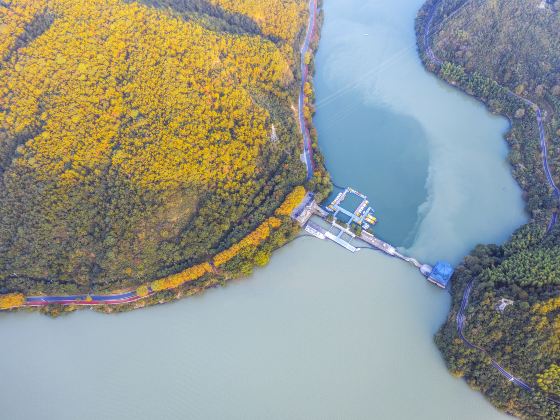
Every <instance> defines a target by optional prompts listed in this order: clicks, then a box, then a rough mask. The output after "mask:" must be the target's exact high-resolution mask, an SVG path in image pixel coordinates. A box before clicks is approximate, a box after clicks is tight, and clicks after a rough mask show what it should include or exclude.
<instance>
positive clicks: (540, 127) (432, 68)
mask: <svg viewBox="0 0 560 420" xmlns="http://www.w3.org/2000/svg"><path fill="white" fill-rule="evenodd" d="M470 3H471V0H466V1H465V2H463V3H462V4H460V5H459V6H457V7H456V8H455V9H454V10H452V11H451V12H450V13H449V14H447V15H445V17H444V18H443V19H444V21H445V20H447V19H449V18H451V17H452V16H454V15H455V14H456V13H458V12H459V11H460V10H461V9H462V8H463V7H464V6H467V5H469V4H470ZM439 4H440V0H427V1H426V2H425V3H424V4H423V5H422V7H421V8H420V10H419V11H418V13H417V17H416V21H415V32H416V44H417V48H418V54H419V56H420V59H421V61H422V64H423V66H424V68H425V69H426V71H428V72H429V73H431V74H432V75H434V76H435V77H437V78H438V79H439V80H441V81H444V82H446V83H447V84H449V85H451V86H452V87H453V88H455V89H458V90H459V91H461V92H462V93H464V94H466V95H468V96H470V97H472V98H474V99H475V100H477V101H478V102H481V103H482V104H483V105H484V107H485V108H486V109H487V111H488V112H490V113H491V114H494V115H500V116H503V117H505V118H507V120H508V122H509V127H508V130H507V132H506V133H505V134H504V140H505V142H506V144H507V145H508V166H509V168H510V169H511V176H512V177H513V179H514V180H515V182H516V183H517V184H518V185H519V187H520V188H521V190H522V191H523V202H524V204H525V211H526V213H527V215H528V220H527V222H526V223H524V224H523V225H521V226H519V227H518V228H517V229H515V230H514V231H513V232H512V233H511V235H510V238H509V239H508V240H507V241H506V242H505V244H507V243H509V241H510V240H512V238H513V237H514V235H515V234H516V233H517V232H519V231H522V230H523V229H526V228H528V227H531V226H533V227H534V226H536V228H535V229H537V230H545V229H546V231H545V233H544V235H546V234H548V233H550V231H551V230H552V228H553V227H554V226H555V224H556V222H557V218H558V211H557V210H556V209H554V208H553V209H552V210H550V209H546V208H545V209H544V210H545V211H543V212H542V213H544V214H539V213H537V214H535V209H534V208H531V206H530V203H529V201H530V200H531V198H532V197H534V196H535V194H536V193H535V191H534V190H535V187H534V185H533V184H534V182H533V183H531V181H535V179H531V178H527V177H528V176H533V177H536V180H538V181H543V182H545V183H546V184H547V186H548V188H549V189H550V190H551V193H552V195H553V196H554V198H555V199H556V201H558V199H559V197H560V194H559V191H558V188H557V186H556V184H555V182H554V179H553V177H552V174H551V171H550V168H549V164H548V159H547V156H548V151H547V150H548V149H547V140H546V130H545V126H544V124H546V118H545V117H544V116H543V113H542V110H541V106H539V105H538V104H536V103H535V102H533V101H532V100H530V99H528V98H525V97H523V96H520V95H518V94H516V93H515V92H513V91H512V90H511V89H510V88H508V87H507V86H504V85H502V84H500V83H499V82H497V81H496V80H494V79H492V78H490V77H485V76H482V75H481V74H479V73H477V72H476V71H474V72H473V71H469V70H466V69H465V68H463V67H462V66H461V64H455V63H453V62H450V61H447V60H445V59H442V58H441V57H438V55H437V53H435V52H434V51H433V49H432V44H433V36H434V35H435V33H437V31H435V30H433V28H432V23H433V21H434V18H435V17H436V15H437V14H438V10H437V8H438V5H439ZM436 21H437V19H436ZM438 24H441V22H438ZM453 71H455V72H456V73H459V74H461V76H462V77H461V79H458V80H454V79H453V78H452V77H449V76H448V74H449V73H451V74H453ZM475 78H478V81H480V80H483V82H484V83H486V84H487V86H491V88H492V89H490V90H491V92H490V93H485V94H483V93H479V92H477V91H476V89H475V88H472V86H473V85H475V83H474V80H475ZM514 106H515V107H516V108H517V109H520V108H521V109H524V110H526V111H527V110H528V111H529V112H525V115H524V118H523V117H522V118H517V116H516V115H515V113H514V108H513V107H514ZM514 115H515V117H514ZM535 121H536V127H537V130H535V128H534V127H533V128H532V129H531V131H529V134H528V132H527V128H526V127H527V126H526V125H524V124H532V125H533V126H534V125H535ZM528 126H529V127H531V125H528ZM533 131H534V132H533ZM519 132H521V137H522V140H523V141H527V139H529V138H531V136H532V135H535V137H536V138H538V139H539V147H540V155H541V161H542V162H541V168H540V171H542V173H541V172H540V171H539V172H537V173H535V174H525V173H523V172H522V171H521V170H520V166H523V163H519V164H516V163H515V162H514V161H513V160H512V154H513V153H514V151H516V149H515V146H516V143H515V141H516V140H517V139H516V138H515V137H516V136H518V135H519ZM517 141H518V140H517ZM525 153H528V152H525ZM523 158H526V156H523ZM522 162H523V161H522ZM537 185H539V184H538V183H537ZM547 210H549V211H547ZM477 249H478V248H477ZM474 252H476V250H472V251H471V252H470V253H469V254H468V255H466V256H465V257H464V259H463V261H462V262H461V264H460V266H459V267H458V268H460V271H461V274H460V275H457V276H454V277H455V278H454V281H453V283H452V289H451V296H452V303H451V307H450V309H449V313H448V317H447V319H446V320H445V322H444V323H443V324H442V325H441V327H440V328H439V330H438V331H437V333H436V335H435V337H434V339H435V343H436V346H437V347H438V350H439V351H440V354H441V355H442V357H443V358H444V360H445V362H446V365H447V369H448V371H449V373H450V374H451V375H453V376H458V377H462V378H463V379H464V380H465V382H466V383H467V384H468V385H469V386H470V387H471V389H473V390H475V391H477V392H480V393H481V394H482V395H483V396H484V397H485V398H486V399H487V400H488V401H489V402H490V403H491V404H492V405H493V406H495V407H496V408H497V409H499V410H501V411H502V412H504V413H507V414H510V415H515V416H523V410H524V409H525V408H526V407H528V406H530V405H531V403H530V402H529V401H530V399H531V398H535V395H539V396H540V397H541V398H544V399H545V400H548V403H553V404H557V405H558V404H560V401H557V400H556V399H554V398H552V397H550V396H549V395H546V393H542V392H541V391H540V389H539V387H538V386H537V385H533V384H531V382H530V381H526V379H527V378H523V377H519V376H515V372H514V371H513V370H512V369H514V367H512V366H509V367H507V368H506V367H505V366H503V363H501V362H500V361H499V360H496V359H495V357H496V356H495V355H493V354H492V353H496V351H495V349H494V350H493V351H488V350H487V349H486V348H484V345H483V344H480V343H479V344H477V343H476V342H473V338H472V337H471V338H468V337H466V336H465V334H466V333H465V332H464V328H465V325H466V324H467V321H468V315H467V307H468V305H469V298H471V294H472V291H473V289H474V288H475V284H476V280H477V279H478V275H475V274H474V273H471V271H470V267H469V266H468V264H467V259H468V258H469V257H470V256H472V255H473V253H474ZM463 270H464V271H465V272H466V273H471V274H470V276H469V275H468V274H467V275H465V274H463V273H462V271H463ZM459 280H461V281H459ZM479 283H480V281H479ZM471 300H473V299H471ZM474 305H478V303H475V304H472V303H471V306H474ZM477 309H480V308H478V307H477ZM471 317H472V314H471ZM482 336H483V337H484V334H482ZM455 337H457V338H458V339H459V340H460V341H459V342H460V343H461V344H453V345H452V344H451V343H450V342H449V340H450V339H454V338H455ZM477 338H478V337H477ZM461 345H462V346H465V347H467V348H470V349H472V351H474V352H475V353H474V355H472V356H469V357H470V358H471V359H470V360H469V362H468V363H470V368H471V370H472V369H477V368H480V369H484V371H488V372H491V371H493V372H496V373H497V376H496V377H495V378H494V379H485V381H484V382H481V380H480V378H479V377H478V376H477V375H471V372H469V370H465V371H463V372H458V371H456V370H454V367H453V366H454V365H453V364H451V361H450V358H457V357H461V354H463V357H465V356H464V353H461V354H459V352H458V351H457V350H454V349H453V346H461ZM506 366H507V363H506ZM522 375H523V373H522ZM524 379H525V380H524ZM482 385H484V386H482ZM493 386H499V387H500V392H504V393H505V395H507V396H508V398H507V399H506V400H504V399H503V396H501V395H499V393H496V392H495V389H494V388H493ZM502 387H503V388H502ZM517 390H519V391H517ZM518 392H519V393H518ZM508 402H511V403H512V404H511V406H510V405H509V404H508Z"/></svg>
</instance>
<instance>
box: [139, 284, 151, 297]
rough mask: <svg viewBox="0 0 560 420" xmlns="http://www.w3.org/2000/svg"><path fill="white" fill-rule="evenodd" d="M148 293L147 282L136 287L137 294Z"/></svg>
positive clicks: (145, 294) (142, 295)
mask: <svg viewBox="0 0 560 420" xmlns="http://www.w3.org/2000/svg"><path fill="white" fill-rule="evenodd" d="M148 293H149V290H148V286H146V285H145V284H144V285H142V286H140V287H138V288H137V289H136V294H137V295H138V296H140V297H145V296H148Z"/></svg>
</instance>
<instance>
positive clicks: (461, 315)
mask: <svg viewBox="0 0 560 420" xmlns="http://www.w3.org/2000/svg"><path fill="white" fill-rule="evenodd" d="M470 1H471V0H467V1H466V2H465V3H463V4H461V5H460V6H459V7H458V8H457V9H456V10H454V11H453V13H451V14H450V15H449V16H448V17H447V18H446V19H449V18H451V17H452V16H453V15H455V14H456V13H458V12H459V11H460V10H461V9H462V8H463V7H464V6H465V5H467V4H468V3H470ZM437 5H438V1H436V2H435V3H434V4H433V6H432V8H431V9H430V11H429V17H428V22H427V24H426V27H425V28H424V47H425V49H426V55H427V57H428V60H430V62H432V64H434V65H436V66H441V65H442V64H443V61H442V60H441V59H440V58H438V57H437V55H436V54H435V53H434V51H433V49H432V44H431V37H432V35H433V32H434V31H433V30H432V24H433V21H434V17H435V12H436V8H437ZM508 93H509V94H510V95H511V96H512V97H515V98H517V99H519V100H521V101H522V102H523V103H525V104H526V105H528V106H530V107H531V108H533V109H534V110H535V114H536V120H537V125H538V128H539V140H540V147H541V155H542V162H543V169H544V173H545V176H546V180H547V182H548V184H549V185H550V187H551V188H552V190H553V193H554V196H555V197H556V199H557V200H559V201H560V191H559V190H558V187H557V186H556V184H555V182H554V179H553V178H552V174H551V172H550V168H549V166H548V156H547V153H548V150H547V143H546V133H545V129H544V118H543V116H542V111H541V109H540V107H539V106H538V105H537V104H535V103H534V102H532V101H530V100H529V99H526V98H524V97H522V96H519V95H517V94H516V93H515V92H512V91H511V90H509V89H508ZM557 217H558V216H557V213H556V212H554V213H553V214H552V219H551V221H550V223H549V224H548V230H549V231H550V229H552V227H553V226H554V225H555V224H556V221H557ZM474 281H475V280H474V279H473V280H471V281H470V283H469V284H468V285H467V287H466V288H465V291H464V293H463V299H462V301H461V307H460V308H459V311H458V312H457V318H456V321H457V334H458V335H459V337H460V338H461V340H462V341H463V343H465V344H466V345H467V346H469V347H470V348H472V349H475V350H478V351H479V352H481V353H483V354H484V355H486V356H487V357H488V358H489V359H490V360H491V362H492V366H493V367H494V368H495V369H496V370H497V371H498V372H499V373H500V374H501V375H502V376H504V377H505V378H506V379H507V380H508V381H510V382H511V383H513V384H514V385H516V386H518V387H520V388H522V389H524V390H525V391H528V392H534V391H536V390H535V388H533V387H531V386H530V385H528V384H527V383H526V382H524V381H523V380H522V379H520V378H517V377H515V376H514V375H512V374H511V373H510V372H508V371H507V370H506V369H505V368H504V367H503V366H501V365H500V364H499V363H498V362H497V361H496V360H494V359H493V358H492V357H491V356H490V354H489V353H488V351H486V350H485V349H484V348H482V347H480V346H477V345H476V344H474V343H472V342H471V341H469V340H468V339H467V338H466V337H465V334H464V328H465V321H466V315H465V312H466V310H467V307H468V305H469V298H470V294H471V291H472V288H473V285H474ZM543 395H544V397H545V398H547V399H548V400H549V401H551V402H554V403H556V404H560V401H558V400H556V399H554V398H550V397H549V396H547V395H545V394H543Z"/></svg>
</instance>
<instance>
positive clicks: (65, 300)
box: [25, 290, 152, 306]
mask: <svg viewBox="0 0 560 420" xmlns="http://www.w3.org/2000/svg"><path fill="white" fill-rule="evenodd" d="M149 294H152V292H151V291H150V293H149ZM142 298H143V296H138V295H137V294H136V291H134V290H133V291H129V292H124V293H118V294H112V295H89V297H88V295H87V294H84V295H68V296H28V297H26V299H25V306H46V305H50V304H54V303H56V304H59V305H121V304H123V303H130V302H135V301H137V300H140V299H142Z"/></svg>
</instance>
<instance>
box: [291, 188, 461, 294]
mask: <svg viewBox="0 0 560 420" xmlns="http://www.w3.org/2000/svg"><path fill="white" fill-rule="evenodd" d="M347 196H355V197H357V198H358V200H354V205H353V206H352V208H349V209H348V208H345V207H344V206H343V205H342V203H344V202H345V200H346V199H347ZM373 211H374V210H373V209H372V208H371V207H369V201H368V199H367V197H366V196H365V195H364V194H362V193H360V192H358V191H356V190H354V189H352V188H350V187H348V188H347V189H346V190H345V191H344V192H343V193H339V194H338V195H337V196H336V198H335V199H334V201H333V202H332V203H331V204H330V205H329V206H327V209H326V210H325V209H323V208H322V207H321V206H319V205H318V204H317V202H316V201H315V199H314V196H313V194H312V193H308V194H307V195H306V196H305V198H304V200H303V201H302V203H301V204H300V205H299V206H298V207H297V208H296V209H295V210H294V212H293V213H292V218H293V219H294V220H296V221H297V222H298V223H299V224H300V226H302V227H303V228H304V230H305V231H306V232H307V233H309V234H311V235H312V236H314V237H316V238H318V239H321V240H330V241H332V242H334V243H336V244H337V245H339V246H341V247H343V248H345V249H346V250H348V251H350V252H352V253H354V252H357V251H359V250H360V249H362V248H361V247H359V246H356V245H353V244H352V243H350V242H354V241H356V240H358V241H361V242H362V243H364V244H365V246H364V247H363V248H371V249H376V250H379V251H381V252H383V253H384V254H386V255H389V256H391V257H394V258H399V259H401V260H403V261H405V262H407V263H409V264H411V265H413V266H414V267H415V268H416V269H418V270H419V271H420V273H421V274H422V275H423V276H424V277H426V278H427V280H428V281H429V282H431V283H433V284H435V285H436V286H439V287H441V288H443V289H445V288H446V287H447V285H448V283H449V281H450V279H451V276H452V275H453V267H452V266H451V265H450V264H448V263H446V262H443V261H437V262H436V264H435V265H434V266H431V265H430V264H423V263H421V262H419V261H418V260H417V259H416V258H413V257H409V256H407V255H404V254H402V253H401V252H399V251H398V250H397V249H396V248H395V247H394V246H392V245H391V244H389V243H387V242H385V241H383V240H381V239H379V238H378V237H376V236H375V235H374V234H373V233H372V231H371V228H372V225H373V224H375V222H376V221H377V219H376V218H375V217H374V216H373ZM312 216H317V217H320V218H321V219H323V220H325V221H326V222H327V223H329V224H330V229H328V230H327V229H326V228H324V227H322V226H320V225H318V224H317V223H314V222H313V221H311V220H310V218H311V217H312ZM368 222H369V223H368ZM333 231H334V232H333ZM345 237H347V238H349V239H348V240H347V239H345ZM354 243H355V242H354Z"/></svg>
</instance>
